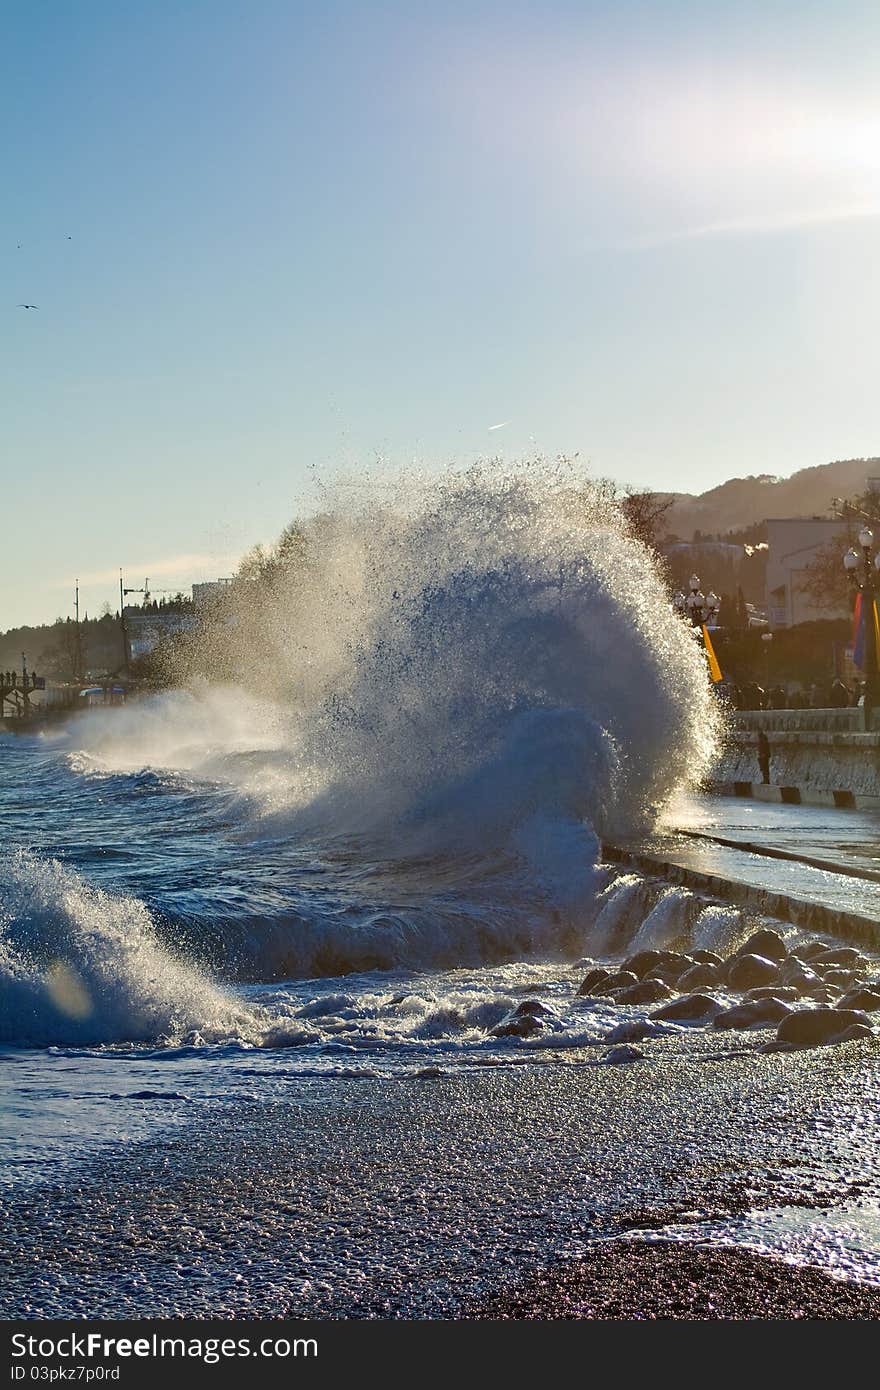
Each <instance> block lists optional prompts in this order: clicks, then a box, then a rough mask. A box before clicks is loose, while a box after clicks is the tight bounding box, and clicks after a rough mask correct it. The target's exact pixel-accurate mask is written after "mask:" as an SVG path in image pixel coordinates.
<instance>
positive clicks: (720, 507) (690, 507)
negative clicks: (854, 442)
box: [665, 458, 880, 541]
mask: <svg viewBox="0 0 880 1390" xmlns="http://www.w3.org/2000/svg"><path fill="white" fill-rule="evenodd" d="M874 477H880V458H868V459H839V460H838V461H837V462H836V463H822V464H819V465H818V466H817V467H816V468H801V469H799V470H798V472H797V473H793V474H792V475H791V477H790V478H774V477H772V476H771V475H770V474H769V473H762V474H759V475H757V476H755V477H751V478H730V479H729V480H728V481H727V482H726V483H721V484H720V485H719V486H718V487H713V488H710V490H709V491H708V492H703V493H700V495H699V496H695V495H694V494H693V493H690V492H676V493H673V494H672V496H673V497H674V498H675V501H674V503H673V505H672V507H671V508H670V510H669V512H668V513H667V515H666V517H665V524H666V527H667V529H668V530H669V531H670V532H671V533H673V534H675V535H677V536H679V537H680V539H681V540H683V541H689V540H690V539H691V538H692V536H693V533H694V531H701V532H702V533H703V535H709V536H714V535H718V534H721V535H724V534H725V533H726V532H728V531H739V530H742V529H745V528H747V527H750V526H753V525H755V524H756V523H759V522H762V521H766V520H767V518H768V517H783V516H829V515H831V499H832V497H852V496H854V495H855V494H856V493H860V492H864V491H865V488H866V486H867V480H868V478H874Z"/></svg>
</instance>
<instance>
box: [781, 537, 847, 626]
mask: <svg viewBox="0 0 880 1390" xmlns="http://www.w3.org/2000/svg"><path fill="white" fill-rule="evenodd" d="M843 531H844V524H843V522H841V521H840V520H839V519H837V518H834V517H830V518H828V517H782V518H779V519H777V520H775V521H768V522H767V541H768V545H769V550H768V554H767V588H766V607H767V614H768V617H769V619H770V626H771V627H794V626H795V624H796V623H807V622H810V621H811V620H813V619H816V618H842V617H846V615H847V612H848V609H847V608H846V607H845V606H843V605H841V606H838V607H834V606H833V605H831V604H821V603H817V602H816V600H815V599H814V598H813V597H812V596H811V595H810V594H808V593H806V592H805V591H804V588H803V584H804V577H805V576H804V571H805V570H806V568H807V566H808V565H809V564H811V563H812V561H813V560H815V558H816V556H817V554H818V552H819V551H820V550H822V549H824V547H825V546H827V545H829V544H838V543H839V545H840V558H841V561H842V560H843V555H844V551H845V550H846V544H845V543H844V542H843V541H842V540H841V535H842V533H843Z"/></svg>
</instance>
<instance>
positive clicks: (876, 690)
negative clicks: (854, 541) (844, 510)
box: [843, 526, 880, 729]
mask: <svg viewBox="0 0 880 1390" xmlns="http://www.w3.org/2000/svg"><path fill="white" fill-rule="evenodd" d="M859 545H860V547H861V551H862V553H861V555H859V553H858V551H857V550H854V549H850V550H848V551H847V552H846V554H845V555H844V557H843V567H844V569H845V570H846V572H847V575H848V577H849V582H850V584H851V585H852V587H853V588H854V589H855V591H856V592H857V593H860V594H861V596H862V621H863V623H864V634H865V638H864V641H865V646H864V656H863V658H862V660H863V662H864V664H863V666H862V670H863V671H864V673H865V701H864V715H865V728H866V729H870V727H871V716H872V713H873V711H874V709H875V708H876V706H877V705H878V704H880V652H878V650H877V627H876V624H875V619H874V604H875V602H876V595H877V580H878V572H880V548H878V549H877V550H875V549H874V532H873V531H872V530H871V528H870V527H869V526H863V527H862V529H861V531H860V532H859Z"/></svg>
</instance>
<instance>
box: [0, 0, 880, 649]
mask: <svg viewBox="0 0 880 1390" xmlns="http://www.w3.org/2000/svg"><path fill="white" fill-rule="evenodd" d="M878 54H880V7H877V6H876V5H875V4H861V3H852V2H851V0H837V3H835V4H834V5H830V4H828V3H821V4H810V3H808V0H798V3H788V0H785V3H774V0H761V3H753V0H739V3H724V4H720V3H712V0H700V3H685V0H679V3H671V2H670V3H664V0H653V3H649V4H637V3H627V0H617V3H613V4H612V3H607V4H604V3H603V4H599V3H593V4H591V3H588V0H580V3H557V2H556V0H545V3H543V4H535V3H532V4H518V3H516V2H515V0H507V3H503V4H502V3H498V4H490V3H479V0H476V3H471V4H466V5H465V4H462V5H456V4H454V3H449V2H448V0H446V2H445V3H415V0H411V3H408V4H394V3H389V4H367V3H360V4H346V3H334V0H324V3H322V4H318V3H309V4H298V3H294V0H287V2H286V3H280V2H279V0H249V3H247V4H245V3H229V2H228V0H193V2H191V3H186V2H185V0H151V3H149V4H147V3H127V4H119V3H118V0H115V2H114V3H112V4H111V3H104V2H103V0H66V2H65V3H62V2H61V0H51V2H50V0H28V3H23V0H16V2H15V3H13V2H12V0H2V3H0V118H2V129H3V132H4V140H3V142H2V146H3V152H2V155H0V159H2V164H3V169H2V173H3V188H4V200H3V201H4V210H3V216H2V221H0V228H2V238H0V291H2V292H0V324H2V329H0V455H2V489H3V491H2V497H3V503H4V508H3V511H4V520H5V526H4V549H5V552H6V564H5V566H4V577H3V588H2V592H0V629H2V628H6V627H9V626H12V625H13V624H15V623H18V622H21V621H33V620H40V619H51V618H52V617H53V616H55V614H56V613H67V612H69V611H70V605H71V601H72V581H73V579H74V577H75V576H77V575H79V576H81V578H82V595H83V601H84V603H85V605H86V606H87V607H88V608H89V609H90V611H93V612H94V611H97V610H98V608H99V607H100V604H101V603H102V602H103V601H104V600H110V601H112V600H113V597H114V578H113V577H114V575H115V574H116V571H117V568H118V566H120V565H122V566H124V567H125V572H126V576H127V582H129V583H135V582H136V583H141V582H142V580H143V577H144V575H149V576H150V577H151V582H152V584H153V585H154V586H155V587H157V588H158V587H163V586H170V587H175V586H177V585H178V584H181V583H184V584H188V583H189V582H191V581H192V580H193V579H199V578H205V577H211V576H213V575H217V574H226V573H229V571H230V568H231V567H232V566H233V565H234V563H235V559H236V557H237V556H238V555H239V554H240V553H241V551H242V550H244V549H245V548H246V547H247V546H249V545H250V544H252V543H253V542H254V541H258V540H269V539H271V538H272V537H273V536H274V535H276V534H277V533H278V531H279V530H280V529H281V527H282V526H283V525H284V524H285V522H286V521H287V520H289V519H290V517H291V516H292V515H293V514H294V513H295V512H296V511H298V510H303V509H308V508H310V507H313V506H314V505H315V501H316V498H317V497H318V496H319V484H320V483H321V481H322V480H326V479H328V478H332V477H334V476H336V475H337V474H339V473H340V472H342V473H352V472H356V471H358V470H359V469H362V468H364V467H367V466H370V465H372V464H373V462H374V461H375V460H376V459H381V460H383V461H384V463H383V466H384V467H385V468H391V469H392V470H393V469H394V468H398V467H400V468H404V467H406V468H409V467H412V466H414V465H415V466H417V467H425V468H427V469H437V468H440V467H443V466H444V465H446V464H448V463H461V464H464V463H467V462H469V461H471V460H472V459H474V458H476V457H486V456H491V455H495V454H500V455H503V456H504V457H507V458H518V457H523V456H529V455H534V454H551V455H552V454H556V453H559V452H564V453H575V452H578V453H579V454H580V456H581V458H583V459H584V460H587V461H589V463H590V466H591V467H592V469H593V470H594V471H595V472H597V473H599V474H603V475H610V476H613V477H616V478H618V479H620V480H623V481H628V482H632V483H634V484H636V485H640V486H653V487H657V488H664V489H665V488H676V489H681V490H688V491H701V490H703V489H704V488H706V487H710V486H713V485H714V484H715V483H717V482H720V481H721V480H723V479H724V478H726V477H729V476H733V475H737V474H744V473H755V472H765V471H766V472H773V473H782V474H784V473H789V472H791V471H793V470H794V469H796V468H799V467H803V466H807V465H810V464H816V463H822V462H825V461H827V460H829V459H832V458H842V457H850V456H856V455H866V454H877V453H880V391H878V386H877V383H878V380H880V373H878V367H880V360H878V359H880V353H878V348H877V333H876V324H877V323H878V321H880V257H878V236H880V96H878V93H880V81H878V76H880V74H878V71H877V68H878ZM20 302H29V303H34V304H37V305H39V306H40V307H39V309H38V310H33V311H30V310H24V309H20V308H19V307H17V306H18V304H19V303H20ZM493 427H496V428H493Z"/></svg>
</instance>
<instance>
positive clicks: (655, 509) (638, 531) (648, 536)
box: [620, 488, 675, 551]
mask: <svg viewBox="0 0 880 1390" xmlns="http://www.w3.org/2000/svg"><path fill="white" fill-rule="evenodd" d="M674 500H675V499H674V498H673V497H671V496H669V494H668V493H663V492H648V491H647V490H646V491H643V492H635V491H633V490H632V489H629V488H628V489H627V490H626V492H625V493H624V495H623V497H622V498H621V499H620V510H621V512H622V513H623V517H624V521H625V522H626V526H627V530H628V531H629V533H630V535H631V536H634V537H635V539H636V540H638V541H641V542H642V544H643V545H646V546H647V547H648V549H649V550H654V551H656V550H657V532H658V530H659V528H660V523H661V522H662V520H663V518H664V517H665V516H666V514H667V513H668V511H669V508H670V507H671V506H672V503H673V501H674Z"/></svg>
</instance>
